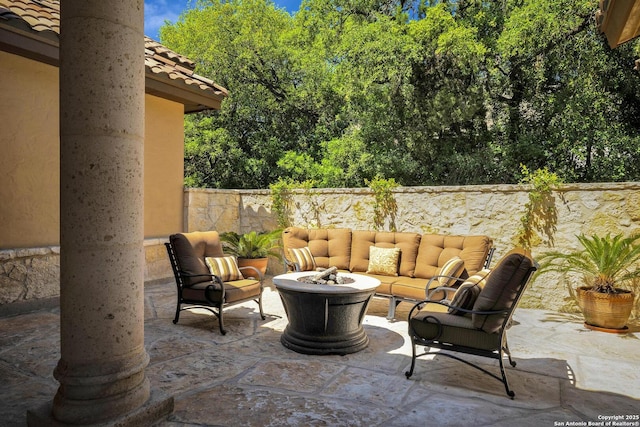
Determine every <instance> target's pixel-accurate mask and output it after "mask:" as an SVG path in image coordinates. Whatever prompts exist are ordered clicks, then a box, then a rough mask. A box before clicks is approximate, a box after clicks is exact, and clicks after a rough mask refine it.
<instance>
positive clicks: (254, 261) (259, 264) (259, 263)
mask: <svg viewBox="0 0 640 427" xmlns="http://www.w3.org/2000/svg"><path fill="white" fill-rule="evenodd" d="M267 264H269V258H238V267H247V266H250V267H255V268H257V269H258V271H260V273H262V275H263V276H264V275H265V274H267Z"/></svg>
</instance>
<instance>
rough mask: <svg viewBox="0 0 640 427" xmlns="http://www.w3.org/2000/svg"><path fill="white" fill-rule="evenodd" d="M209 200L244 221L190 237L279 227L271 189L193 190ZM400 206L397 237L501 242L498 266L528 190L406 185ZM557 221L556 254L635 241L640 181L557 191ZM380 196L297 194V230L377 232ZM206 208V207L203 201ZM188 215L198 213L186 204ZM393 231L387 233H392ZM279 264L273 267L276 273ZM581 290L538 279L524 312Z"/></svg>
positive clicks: (567, 303)
mask: <svg viewBox="0 0 640 427" xmlns="http://www.w3.org/2000/svg"><path fill="white" fill-rule="evenodd" d="M190 192H197V193H198V196H199V197H203V195H204V194H206V197H207V198H208V202H207V204H208V205H209V206H210V207H211V209H212V210H213V211H215V212H219V211H221V210H224V209H225V206H229V207H233V206H236V205H235V203H236V201H237V202H238V205H237V206H238V215H237V217H232V216H231V215H228V216H226V217H223V216H222V215H211V214H210V213H209V214H207V215H206V216H205V217H204V218H202V217H200V218H198V220H195V219H192V220H190V224H191V223H193V224H195V223H198V224H199V227H200V228H190V231H194V230H196V229H200V230H205V229H206V230H221V231H228V230H232V231H237V232H247V231H250V230H272V229H275V228H276V227H277V221H276V217H275V215H274V214H273V213H272V212H271V204H272V201H271V195H270V192H269V191H265V190H259V191H249V190H245V191H240V190H238V191H234V192H229V191H228V190H206V193H204V192H203V190H187V194H189V193H190ZM394 196H395V199H396V201H397V204H398V211H397V216H396V219H395V224H396V228H397V230H398V231H414V232H419V233H442V234H463V235H464V234H486V235H488V236H491V237H492V238H493V239H494V245H495V247H496V252H495V255H494V263H495V261H497V260H498V259H499V258H500V257H501V256H502V255H504V254H505V253H506V252H508V251H509V250H510V249H512V248H513V247H515V246H516V245H517V236H518V229H519V226H520V218H521V216H522V214H523V213H524V206H525V203H526V202H527V200H528V191H527V189H526V188H525V187H523V186H519V185H479V186H460V187H400V188H398V189H397V190H396V191H395V192H394ZM554 198H555V204H556V209H557V213H558V220H557V223H556V231H555V233H554V235H553V236H554V242H553V244H554V249H558V250H567V251H569V250H572V249H576V248H577V247H578V241H577V239H576V237H575V236H576V235H578V234H580V233H584V234H587V235H590V234H599V235H604V234H607V233H611V234H612V235H615V234H618V233H623V234H625V235H629V234H631V233H635V232H638V231H639V229H640V183H638V182H627V183H603V184H600V183H598V184H571V185H565V186H563V187H562V189H561V191H558V192H555V193H554ZM373 200H374V199H373V194H372V192H371V191H370V190H369V189H362V188H361V189H316V190H312V191H303V190H300V191H294V192H293V194H292V197H291V208H292V209H291V210H292V216H291V217H292V218H291V219H292V220H291V223H292V224H293V225H297V226H301V227H310V228H314V227H315V228H320V227H322V228H331V227H333V228H351V229H354V230H362V229H372V228H373ZM199 204H200V205H204V204H205V202H203V201H199ZM187 210H188V212H189V215H191V216H196V211H195V210H192V209H191V208H190V207H189V206H187ZM388 225H389V224H388V223H387V227H386V228H385V230H387V229H389V228H388ZM550 247H551V246H550V245H549V243H548V242H545V241H544V236H541V239H540V241H539V242H538V243H537V244H536V245H534V247H533V248H532V252H533V255H534V257H535V256H537V255H539V254H541V253H543V252H544V251H545V250H549V248H550ZM278 267H279V266H270V271H271V272H272V273H277V272H278V270H277V268H278ZM579 284H580V278H578V277H560V275H558V274H552V273H549V274H545V275H541V276H534V281H533V282H532V284H531V285H530V287H529V289H528V290H527V291H526V293H525V295H524V297H523V300H522V303H521V304H522V306H524V307H529V308H543V309H549V310H557V311H564V310H572V309H575V306H574V303H573V301H572V300H571V298H570V297H569V291H568V289H567V286H572V287H575V286H576V285H579Z"/></svg>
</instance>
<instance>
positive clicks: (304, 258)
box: [289, 246, 316, 271]
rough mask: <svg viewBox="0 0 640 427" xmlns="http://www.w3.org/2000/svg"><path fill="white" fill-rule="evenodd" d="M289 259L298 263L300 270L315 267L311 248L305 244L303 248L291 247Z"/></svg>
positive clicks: (309, 269)
mask: <svg viewBox="0 0 640 427" xmlns="http://www.w3.org/2000/svg"><path fill="white" fill-rule="evenodd" d="M289 254H290V256H291V261H293V262H295V263H296V264H298V266H299V267H300V271H312V270H315V269H316V260H315V259H313V255H312V254H311V249H309V247H307V246H305V247H304V248H297V249H296V248H291V249H289Z"/></svg>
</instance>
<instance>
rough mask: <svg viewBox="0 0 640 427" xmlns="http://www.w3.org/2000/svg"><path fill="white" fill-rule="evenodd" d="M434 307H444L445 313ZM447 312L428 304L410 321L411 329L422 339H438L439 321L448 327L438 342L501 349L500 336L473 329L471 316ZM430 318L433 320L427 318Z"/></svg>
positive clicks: (443, 330) (444, 329) (484, 348)
mask: <svg viewBox="0 0 640 427" xmlns="http://www.w3.org/2000/svg"><path fill="white" fill-rule="evenodd" d="M434 306H440V307H443V308H444V311H445V312H444V313H443V312H442V308H437V307H434ZM446 310H447V307H445V306H443V305H440V304H427V305H426V306H425V307H424V308H422V310H420V312H418V314H416V315H415V316H414V317H413V318H411V319H410V320H409V322H410V323H411V327H412V328H413V329H414V330H415V331H416V333H417V335H418V336H420V337H422V338H425V339H436V337H437V336H438V333H439V327H438V324H437V322H436V319H437V321H439V322H441V323H442V325H446V327H445V328H442V335H441V336H440V337H439V338H438V339H437V341H441V342H446V343H451V344H455V345H460V346H465V347H471V348H477V349H482V350H489V351H491V350H497V349H498V348H500V334H496V333H492V334H487V333H485V332H484V331H482V330H478V329H476V328H474V327H473V321H472V319H471V316H470V315H466V316H456V315H453V314H448V313H447V312H446ZM428 316H429V317H432V318H427V317H428Z"/></svg>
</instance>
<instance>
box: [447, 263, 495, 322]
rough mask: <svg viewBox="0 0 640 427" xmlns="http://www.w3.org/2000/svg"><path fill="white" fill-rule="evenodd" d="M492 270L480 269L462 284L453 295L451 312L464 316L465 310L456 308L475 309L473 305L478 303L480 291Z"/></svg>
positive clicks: (450, 306) (450, 305)
mask: <svg viewBox="0 0 640 427" xmlns="http://www.w3.org/2000/svg"><path fill="white" fill-rule="evenodd" d="M490 271H491V270H489V269H484V270H480V271H478V272H477V273H476V274H474V275H473V276H471V277H469V278H468V279H467V280H465V281H464V282H463V283H462V285H460V287H459V288H458V289H457V290H456V293H455V294H454V295H453V298H451V303H450V304H449V313H450V314H456V315H459V316H464V315H465V314H466V313H465V312H463V311H460V310H456V309H457V308H464V309H465V310H471V309H473V305H474V304H475V303H476V299H477V298H478V295H480V291H482V288H484V284H485V283H487V276H488V275H489V273H490Z"/></svg>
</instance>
